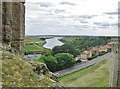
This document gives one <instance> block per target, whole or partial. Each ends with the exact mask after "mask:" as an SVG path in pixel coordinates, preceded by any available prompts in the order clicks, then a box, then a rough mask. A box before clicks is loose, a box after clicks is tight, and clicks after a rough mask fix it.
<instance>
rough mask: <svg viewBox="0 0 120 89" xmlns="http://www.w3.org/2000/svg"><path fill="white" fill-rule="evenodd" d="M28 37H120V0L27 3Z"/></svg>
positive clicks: (37, 1)
mask: <svg viewBox="0 0 120 89" xmlns="http://www.w3.org/2000/svg"><path fill="white" fill-rule="evenodd" d="M25 6H26V35H93V36H94V35H96V36H111V35H112V36H116V35H118V27H117V23H118V14H117V13H118V11H117V10H118V0H26V3H25Z"/></svg>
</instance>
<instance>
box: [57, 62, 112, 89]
mask: <svg viewBox="0 0 120 89" xmlns="http://www.w3.org/2000/svg"><path fill="white" fill-rule="evenodd" d="M109 68H110V60H103V61H101V62H99V63H97V64H95V65H92V66H90V67H87V68H85V69H82V70H79V71H77V72H74V73H71V74H69V75H66V76H63V77H60V78H59V80H60V82H61V83H63V84H64V85H65V86H67V87H107V86H109Z"/></svg>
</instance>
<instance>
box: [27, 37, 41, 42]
mask: <svg viewBox="0 0 120 89" xmlns="http://www.w3.org/2000/svg"><path fill="white" fill-rule="evenodd" d="M38 41H40V38H39V37H37V36H26V37H25V43H30V42H38Z"/></svg>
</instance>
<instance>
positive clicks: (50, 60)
mask: <svg viewBox="0 0 120 89" xmlns="http://www.w3.org/2000/svg"><path fill="white" fill-rule="evenodd" d="M40 60H41V62H44V63H45V64H46V65H47V67H48V69H49V70H50V71H52V72H55V71H56V68H57V60H56V58H55V57H54V56H51V55H49V56H42V58H41V59H40Z"/></svg>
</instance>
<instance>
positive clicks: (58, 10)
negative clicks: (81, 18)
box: [55, 9, 66, 13]
mask: <svg viewBox="0 0 120 89" xmlns="http://www.w3.org/2000/svg"><path fill="white" fill-rule="evenodd" d="M64 12H66V11H65V10H62V9H56V10H55V13H64Z"/></svg>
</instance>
